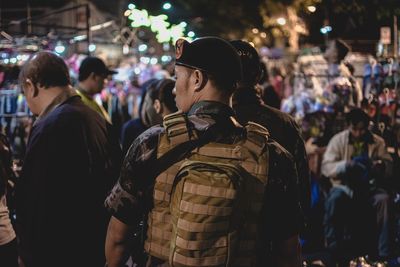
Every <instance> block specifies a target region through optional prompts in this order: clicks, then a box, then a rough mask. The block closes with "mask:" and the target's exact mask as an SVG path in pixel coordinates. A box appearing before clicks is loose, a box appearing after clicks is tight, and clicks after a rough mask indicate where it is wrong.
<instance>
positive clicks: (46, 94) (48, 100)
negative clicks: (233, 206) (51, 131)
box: [38, 86, 71, 116]
mask: <svg viewBox="0 0 400 267" xmlns="http://www.w3.org/2000/svg"><path fill="white" fill-rule="evenodd" d="M40 90H41V92H39V94H41V98H40V102H39V109H40V112H39V114H38V115H39V116H40V115H41V114H43V112H45V110H46V109H48V107H49V106H51V105H52V104H53V102H54V101H55V99H56V98H57V97H59V96H60V95H61V94H63V93H69V92H71V87H70V86H56V87H50V88H46V89H40Z"/></svg>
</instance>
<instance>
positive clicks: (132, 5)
mask: <svg viewBox="0 0 400 267" xmlns="http://www.w3.org/2000/svg"><path fill="white" fill-rule="evenodd" d="M128 8H129V9H135V8H136V6H135V4H129V5H128Z"/></svg>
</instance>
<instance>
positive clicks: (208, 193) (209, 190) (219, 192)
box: [183, 182, 236, 199]
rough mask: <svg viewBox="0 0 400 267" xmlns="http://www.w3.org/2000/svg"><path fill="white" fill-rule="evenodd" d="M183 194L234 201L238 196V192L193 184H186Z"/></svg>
mask: <svg viewBox="0 0 400 267" xmlns="http://www.w3.org/2000/svg"><path fill="white" fill-rule="evenodd" d="M183 192H185V193H190V194H193V195H199V196H205V197H220V198H226V199H234V198H235V196H236V190H232V189H228V188H223V187H212V186H208V185H199V184H193V183H190V182H187V183H185V185H184V187H183Z"/></svg>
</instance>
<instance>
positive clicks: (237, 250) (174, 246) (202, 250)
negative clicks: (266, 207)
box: [145, 113, 268, 266]
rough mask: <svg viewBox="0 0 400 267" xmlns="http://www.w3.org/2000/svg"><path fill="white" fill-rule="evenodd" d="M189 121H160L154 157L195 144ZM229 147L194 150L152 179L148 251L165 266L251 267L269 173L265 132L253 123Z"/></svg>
mask: <svg viewBox="0 0 400 267" xmlns="http://www.w3.org/2000/svg"><path fill="white" fill-rule="evenodd" d="M187 125H188V124H187V118H186V117H185V115H183V114H182V113H174V114H171V115H169V116H167V117H165V118H164V127H165V134H164V135H162V136H161V137H160V142H159V146H158V153H157V156H158V157H161V156H163V155H164V154H165V153H166V152H168V151H170V150H171V149H173V148H174V147H176V146H178V145H179V144H182V143H185V142H188V141H189V140H196V139H197V135H196V133H195V132H194V131H189V130H188V126H187ZM245 128H246V131H247V133H246V135H247V137H246V138H243V139H242V140H239V141H238V142H235V143H234V144H221V143H212V142H211V143H206V144H205V145H202V146H199V147H196V148H194V149H193V150H192V151H191V152H190V153H189V155H188V156H187V157H186V158H184V159H183V160H181V161H179V162H177V163H175V164H174V165H172V166H171V167H169V168H168V169H167V170H166V171H164V172H163V173H161V174H160V175H159V176H158V177H157V178H156V183H155V187H154V194H153V198H154V208H153V209H152V211H151V212H150V213H149V216H148V231H147V239H146V241H145V250H146V251H147V253H148V254H149V255H151V256H154V257H157V258H159V259H162V260H165V261H166V262H169V265H170V266H254V265H255V251H256V243H257V238H258V229H257V221H258V218H259V214H260V211H261V208H262V204H263V197H264V189H265V186H266V184H267V173H268V149H267V145H266V144H267V140H268V131H267V130H266V129H265V128H264V127H262V126H260V125H258V124H255V123H249V124H248V125H247V126H246V127H245Z"/></svg>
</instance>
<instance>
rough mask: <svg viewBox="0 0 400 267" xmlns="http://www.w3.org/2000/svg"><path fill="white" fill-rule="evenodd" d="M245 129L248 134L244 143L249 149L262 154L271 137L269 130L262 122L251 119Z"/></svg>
mask: <svg viewBox="0 0 400 267" xmlns="http://www.w3.org/2000/svg"><path fill="white" fill-rule="evenodd" d="M245 129H246V133H247V134H246V141H245V142H244V144H243V145H244V146H245V147H246V148H247V149H248V150H250V151H252V152H253V153H255V154H256V155H258V156H260V155H261V154H262V153H263V152H264V150H265V147H266V146H267V142H268V139H269V132H268V130H267V129H266V128H265V127H263V126H261V125H260V124H257V123H255V122H251V121H249V122H248V123H247V124H246V126H245Z"/></svg>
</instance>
